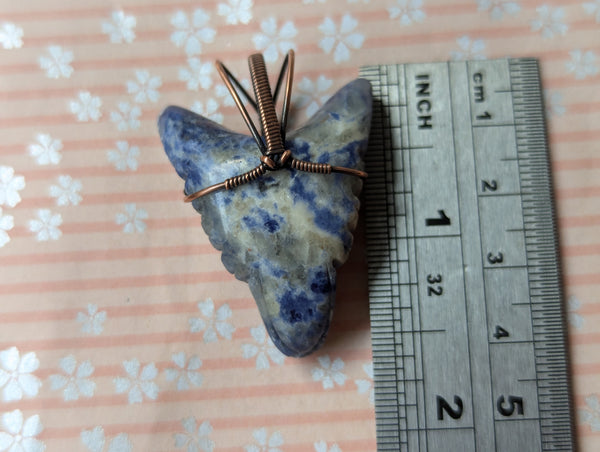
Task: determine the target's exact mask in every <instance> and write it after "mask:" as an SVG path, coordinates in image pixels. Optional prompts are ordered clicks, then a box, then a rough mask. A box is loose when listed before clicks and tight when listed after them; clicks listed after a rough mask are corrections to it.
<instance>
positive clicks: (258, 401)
mask: <svg viewBox="0 0 600 452" xmlns="http://www.w3.org/2000/svg"><path fill="white" fill-rule="evenodd" d="M289 48H294V49H296V52H297V58H296V73H295V80H296V84H295V89H294V97H293V112H292V114H293V122H294V123H295V124H301V123H302V122H303V121H304V120H306V118H307V117H308V116H310V115H311V114H312V113H313V112H314V111H315V110H316V109H317V108H318V107H319V106H320V105H321V104H322V103H323V102H324V100H325V99H327V98H328V96H330V95H331V94H332V93H333V92H334V91H335V90H336V89H338V88H339V87H341V86H342V85H343V84H344V83H346V82H348V81H349V80H351V79H352V78H354V77H356V76H357V74H358V68H359V67H360V66H361V65H365V64H379V63H401V62H425V61H440V60H448V59H471V58H494V57H504V56H513V57H516V56H533V57H537V58H540V60H541V65H542V71H543V83H544V88H545V93H546V104H547V114H548V126H549V131H550V144H551V154H552V168H553V171H554V178H555V183H556V199H557V207H558V214H559V227H560V236H561V250H562V255H563V258H564V259H563V265H564V273H565V284H566V286H565V294H566V301H565V302H566V303H568V311H569V327H570V330H569V335H570V339H571V344H572V350H571V352H572V357H573V373H574V392H575V397H574V400H575V410H576V414H577V421H576V422H577V427H578V437H579V439H580V443H581V445H582V450H585V451H597V450H600V378H599V376H600V353H599V352H600V297H599V296H598V292H599V290H600V265H599V264H600V234H599V232H600V203H599V200H600V184H599V182H598V181H599V176H600V156H599V152H600V125H599V124H600V0H582V1H568V0H546V1H542V0H514V1H505V0H477V1H476V0H458V1H452V2H451V1H443V0H371V1H369V0H354V1H352V0H348V1H346V0H283V1H275V0H254V1H252V0H207V1H205V0H197V1H193V2H192V1H184V0H122V1H101V0H77V1H76V0H64V1H57V0H28V1H18V2H17V1H11V0H1V1H0V129H1V136H2V140H1V141H0V294H1V298H0V391H1V401H0V415H1V416H2V419H1V422H0V432H1V433H0V450H25V451H27V452H32V451H41V450H44V446H45V450H47V451H93V452H101V451H109V452H117V451H119V452H124V451H144V452H145V451H178V450H187V451H211V450H213V449H214V450H219V451H240V450H246V451H249V452H254V451H268V452H277V451H286V452H291V451H299V452H300V451H313V450H314V451H317V452H336V451H338V452H339V451H344V452H349V451H357V452H364V451H374V450H375V448H376V443H375V421H374V411H373V384H372V376H373V371H372V365H371V349H370V337H369V321H368V299H367V281H366V261H365V251H364V239H363V235H364V229H359V231H358V233H357V238H356V244H355V247H354V250H353V253H352V257H351V259H350V261H349V262H348V263H347V264H346V265H345V266H344V268H343V270H342V271H341V272H340V283H339V286H340V290H339V293H338V298H337V308H336V313H335V316H334V321H333V326H332V330H331V333H330V335H329V337H328V339H327V341H326V343H325V346H324V347H323V348H322V349H321V350H320V351H318V352H317V353H315V354H314V355H311V356H310V357H307V358H303V359H291V358H284V357H283V356H282V355H281V354H279V353H278V352H277V351H276V350H275V349H274V348H273V345H272V344H271V342H270V341H269V340H268V339H267V337H266V335H265V330H264V328H263V326H262V321H261V319H260V316H259V314H258V311H257V309H256V306H255V303H254V301H253V299H252V297H251V295H250V292H249V290H248V287H247V286H246V284H244V283H241V282H239V281H236V280H235V279H234V278H233V277H232V276H231V275H230V274H228V273H227V272H226V271H225V269H224V268H223V266H222V264H221V262H220V259H219V253H218V252H216V251H215V250H214V249H213V248H212V247H211V246H210V244H209V243H208V240H207V238H206V236H205V234H204V233H203V232H202V230H201V227H200V217H199V215H197V214H196V212H194V211H193V209H192V208H191V206H189V205H186V204H184V203H183V202H182V201H181V190H182V182H181V181H180V179H179V178H178V177H177V175H176V174H175V172H174V170H173V169H172V168H171V166H170V164H169V163H168V161H167V158H166V157H165V155H164V152H163V150H162V146H161V144H160V141H159V138H158V134H157V129H156V119H157V116H158V114H159V112H160V111H161V110H162V109H163V108H164V107H165V106H167V105H169V104H175V105H180V106H184V107H188V108H191V109H193V110H195V111H197V112H200V113H202V114H204V115H207V116H208V117H210V118H212V119H214V120H216V121H218V122H221V123H223V124H225V125H227V126H228V127H230V128H233V129H236V130H240V131H245V128H244V126H243V123H242V120H241V117H240V115H239V113H238V112H237V110H236V109H235V107H234V106H233V103H232V102H231V100H230V98H229V95H228V94H227V92H226V90H225V89H224V87H223V85H222V83H221V81H220V80H219V79H218V76H217V73H216V71H215V69H214V65H213V63H214V60H215V59H217V58H218V59H221V60H222V61H223V62H225V64H227V66H228V67H229V68H230V69H231V70H232V72H233V73H235V74H237V75H238V76H239V77H240V78H241V79H243V80H245V82H244V83H247V80H248V72H247V63H246V58H247V56H248V55H249V54H251V53H253V52H255V51H257V50H258V51H262V52H263V53H264V55H265V58H266V60H267V63H268V66H269V68H270V71H271V73H272V74H274V73H275V72H276V71H277V70H278V68H279V65H280V63H281V60H282V56H283V55H284V54H285V52H286V51H287V50H288V49H289ZM15 444H21V446H22V448H23V449H18V448H16V446H15ZM11 447H14V449H11Z"/></svg>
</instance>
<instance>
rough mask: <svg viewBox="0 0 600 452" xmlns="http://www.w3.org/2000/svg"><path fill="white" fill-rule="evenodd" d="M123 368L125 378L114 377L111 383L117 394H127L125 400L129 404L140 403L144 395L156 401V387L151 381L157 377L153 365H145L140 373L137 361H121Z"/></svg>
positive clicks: (156, 371)
mask: <svg viewBox="0 0 600 452" xmlns="http://www.w3.org/2000/svg"><path fill="white" fill-rule="evenodd" d="M123 368H124V369H125V372H126V373H127V377H125V378H123V377H116V378H115V379H114V380H113V382H114V384H115V391H116V392H117V394H123V393H124V392H127V393H128V394H127V400H128V401H129V403H130V404H134V403H141V402H143V400H144V395H146V397H148V398H149V399H152V400H156V398H157V397H158V385H157V384H156V383H155V382H154V381H153V380H154V379H155V378H156V376H157V375H158V370H157V369H156V366H155V365H154V363H150V364H146V365H145V366H144V368H143V369H142V371H141V372H140V362H139V361H138V360H137V359H135V358H134V359H132V360H130V361H123Z"/></svg>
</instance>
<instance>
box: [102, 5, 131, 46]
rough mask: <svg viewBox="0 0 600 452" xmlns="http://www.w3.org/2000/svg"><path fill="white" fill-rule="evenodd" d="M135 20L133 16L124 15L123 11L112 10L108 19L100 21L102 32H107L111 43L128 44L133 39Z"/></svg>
mask: <svg viewBox="0 0 600 452" xmlns="http://www.w3.org/2000/svg"><path fill="white" fill-rule="evenodd" d="M136 22H137V21H136V19H135V17H134V16H130V15H126V14H125V13H124V12H123V11H113V12H112V14H111V17H110V21H105V22H102V33H104V34H107V35H108V39H109V40H110V42H111V43H113V44H120V43H123V42H125V43H128V44H130V43H132V42H133V40H134V39H135V31H134V28H135V26H136Z"/></svg>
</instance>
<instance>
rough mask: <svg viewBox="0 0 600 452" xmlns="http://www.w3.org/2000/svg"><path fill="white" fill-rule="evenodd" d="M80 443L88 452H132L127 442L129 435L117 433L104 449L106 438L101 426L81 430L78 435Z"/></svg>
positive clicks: (130, 445) (129, 443) (128, 441)
mask: <svg viewBox="0 0 600 452" xmlns="http://www.w3.org/2000/svg"><path fill="white" fill-rule="evenodd" d="M80 438H81V442H82V443H83V445H84V446H85V447H86V448H87V450H89V451H90V452H104V451H105V452H132V451H133V445H132V443H131V441H130V440H129V435H127V434H126V433H119V434H118V435H117V436H115V437H114V438H113V439H111V440H110V443H109V444H108V448H106V449H105V448H104V445H105V444H106V436H105V434H104V429H103V428H102V427H101V426H97V427H94V428H93V429H91V430H83V431H82V432H81V434H80Z"/></svg>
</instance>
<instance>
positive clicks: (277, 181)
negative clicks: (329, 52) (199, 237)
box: [158, 79, 371, 357]
mask: <svg viewBox="0 0 600 452" xmlns="http://www.w3.org/2000/svg"><path fill="white" fill-rule="evenodd" d="M370 121H371V87H370V85H369V82H367V81H366V80H363V79H357V80H354V81H353V82H351V83H349V84H347V85H346V86H344V87H343V88H342V89H340V90H339V91H338V92H337V93H336V94H335V95H334V96H333V97H332V98H331V99H330V100H329V101H328V102H327V103H326V104H325V105H323V107H322V108H321V109H320V110H319V111H318V112H317V113H315V115H314V116H313V117H312V118H311V119H310V120H309V121H308V123H307V124H306V125H305V126H303V127H301V128H300V129H298V130H296V131H294V132H290V133H288V134H287V137H286V146H285V147H286V149H289V150H290V151H291V152H292V155H293V156H294V157H295V158H297V159H302V160H310V161H312V162H318V163H329V164H331V165H335V166H344V167H348V168H356V169H361V170H362V169H364V163H363V154H364V152H365V151H366V149H367V138H368V135H369V127H370ZM158 125H159V131H160V136H161V139H162V142H163V145H164V148H165V151H166V153H167V155H168V157H169V159H170V161H171V163H172V164H173V166H174V167H175V169H176V170H177V173H178V174H179V176H181V178H182V179H184V180H185V192H186V193H194V192H196V191H198V190H201V189H203V188H205V187H208V186H210V185H213V184H217V183H220V182H223V181H224V180H225V179H227V178H229V177H233V176H237V175H240V174H242V173H244V172H246V171H248V170H250V169H252V168H254V167H256V166H257V165H258V164H259V163H260V161H259V157H260V155H261V154H260V151H259V149H258V146H257V145H256V143H255V142H254V140H253V139H252V138H251V137H250V136H246V135H241V134H238V133H234V132H231V131H229V130H227V129H225V128H223V127H222V126H220V125H218V124H216V123H214V122H212V121H210V120H209V119H206V118H204V117H202V116H198V115H196V114H195V113H193V112H190V111H188V110H185V109H182V108H178V107H168V108H167V109H165V111H164V112H163V113H162V115H161V116H160V118H159V122H158ZM361 188H362V181H361V179H359V178H358V177H354V176H349V175H345V174H335V173H333V174H314V173H306V172H300V171H296V170H294V169H289V168H283V169H280V170H278V171H271V172H267V173H266V174H265V175H264V176H262V177H261V178H259V179H258V180H256V181H253V182H250V183H248V184H245V185H241V186H239V187H236V188H234V189H231V190H223V191H219V192H215V193H212V194H209V195H207V196H204V197H202V198H199V199H196V200H195V201H193V205H194V208H195V209H196V210H197V211H198V212H199V213H200V214H201V215H202V227H203V228H204V230H205V232H206V234H207V235H208V237H209V239H210V241H211V243H212V244H213V246H214V247H215V248H217V249H218V250H220V251H222V261H223V264H224V265H225V267H226V268H227V270H228V271H230V272H231V273H233V274H234V275H235V277H236V278H238V279H240V280H242V281H246V282H247V283H248V285H249V286H250V289H251V291H252V294H253V296H254V299H255V300H256V303H257V305H258V309H259V311H260V314H261V316H262V318H263V321H264V322H265V326H266V328H267V331H268V332H269V334H270V336H271V339H272V340H273V342H274V343H275V345H276V346H277V347H278V348H279V349H280V350H281V351H282V352H283V353H285V354H286V355H288V356H296V357H299V356H304V355H307V354H309V353H311V352H312V351H314V350H316V349H317V348H318V347H319V346H320V345H321V343H322V342H323V340H324V338H325V336H326V334H327V330H328V329H329V324H330V321H331V317H332V313H333V306H334V302H335V288H336V268H338V267H339V266H340V265H341V264H343V263H344V262H345V261H346V259H347V258H348V255H349V253H350V248H351V246H352V240H353V238H352V232H353V230H354V228H355V226H356V222H357V220H358V208H359V200H358V195H359V193H360V190H361Z"/></svg>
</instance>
